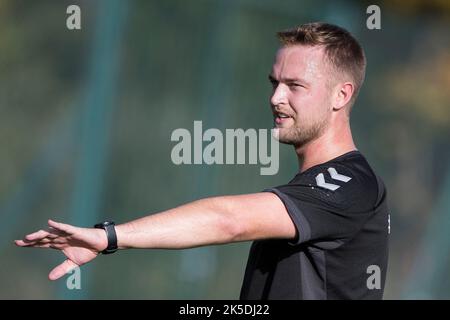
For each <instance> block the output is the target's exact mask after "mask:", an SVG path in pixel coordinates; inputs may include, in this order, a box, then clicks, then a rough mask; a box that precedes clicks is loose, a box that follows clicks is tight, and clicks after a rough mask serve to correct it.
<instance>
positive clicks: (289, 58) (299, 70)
mask: <svg viewBox="0 0 450 320" xmlns="http://www.w3.org/2000/svg"><path fill="white" fill-rule="evenodd" d="M324 54H325V52H324V48H323V47H319V46H315V47H311V46H302V45H293V46H284V47H281V48H280V49H279V50H278V51H277V54H276V56H275V62H274V64H273V67H272V73H274V75H275V76H277V77H280V76H282V77H286V78H292V77H295V76H302V77H311V76H314V75H319V74H321V73H323V71H324V68H325V59H324Z"/></svg>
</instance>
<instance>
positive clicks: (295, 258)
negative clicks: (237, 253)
mask: <svg viewBox="0 0 450 320" xmlns="http://www.w3.org/2000/svg"><path fill="white" fill-rule="evenodd" d="M264 191H266V192H273V193H274V194H276V195H277V196H278V197H279V198H280V199H281V200H282V201H283V203H284V205H285V206H286V209H287V211H288V213H289V215H290V217H291V219H292V221H293V222H294V224H295V227H296V228H297V234H298V236H297V238H296V239H294V240H292V241H288V240H280V239H270V240H261V241H255V242H254V243H253V245H252V247H251V250H250V255H249V260H248V263H247V268H246V271H245V277H244V283H243V286H242V289H241V297H240V298H241V299H249V300H250V299H381V298H382V297H383V291H384V283H385V279H386V268H387V260H388V237H389V231H390V226H389V215H388V208H387V205H386V188H385V186H384V184H383V182H382V181H381V179H380V178H379V177H378V176H377V175H376V174H375V173H374V172H373V170H372V169H371V167H370V165H369V164H368V162H367V160H366V159H365V158H364V156H363V155H362V154H361V153H360V152H359V151H351V152H348V153H346V154H343V155H341V156H339V157H337V158H335V159H332V160H330V161H328V162H325V163H322V164H319V165H316V166H313V167H311V168H309V169H308V170H306V171H304V172H302V173H299V174H297V175H296V176H295V177H294V178H293V179H292V180H291V181H290V182H289V183H288V184H287V185H282V186H279V187H276V188H271V189H266V190H264Z"/></svg>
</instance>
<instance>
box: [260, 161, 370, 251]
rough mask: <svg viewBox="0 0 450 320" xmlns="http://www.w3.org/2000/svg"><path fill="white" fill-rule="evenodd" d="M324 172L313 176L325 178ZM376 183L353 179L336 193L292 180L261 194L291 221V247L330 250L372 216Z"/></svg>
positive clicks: (341, 185) (350, 237)
mask: <svg viewBox="0 0 450 320" xmlns="http://www.w3.org/2000/svg"><path fill="white" fill-rule="evenodd" d="M325 170H327V169H325ZM340 171H341V172H343V171H345V170H344V169H342V168H341V169H340ZM326 173H327V172H326V171H325V172H324V173H321V172H320V171H316V172H315V173H314V176H315V177H316V176H317V175H320V174H324V176H325V177H326ZM348 175H350V173H348ZM325 179H326V178H325ZM304 180H306V181H309V182H312V181H315V180H308V179H304ZM374 183H375V184H374ZM376 183H377V182H376V179H375V180H373V179H370V178H367V177H364V178H361V177H353V178H352V179H351V181H347V182H345V183H344V182H342V183H341V184H339V185H337V186H338V188H337V189H336V190H330V189H327V188H324V187H320V186H317V184H315V183H305V181H296V180H295V179H294V180H293V181H291V182H290V183H289V184H286V185H282V186H278V187H274V188H269V189H265V190H263V191H265V192H272V193H274V194H276V195H277V196H278V197H279V198H280V199H281V201H282V202H283V203H284V205H285V207H286V209H287V212H288V213H289V215H290V217H291V219H292V221H293V222H294V224H295V227H296V229H297V231H298V232H297V234H298V236H297V238H296V239H294V240H292V241H291V242H289V243H290V244H291V245H300V244H303V243H308V244H310V245H313V246H316V247H318V248H321V249H334V248H337V247H339V246H340V245H342V244H344V243H345V242H346V241H348V240H350V239H352V238H353V237H354V236H355V235H356V234H357V233H358V232H359V231H360V230H361V229H362V227H363V226H364V224H365V222H366V221H367V220H368V219H369V218H370V216H371V215H372V214H373V210H372V209H373V204H374V203H375V201H376V198H377V185H376Z"/></svg>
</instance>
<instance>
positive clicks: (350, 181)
mask: <svg viewBox="0 0 450 320" xmlns="http://www.w3.org/2000/svg"><path fill="white" fill-rule="evenodd" d="M380 183H381V181H379V179H378V178H377V176H376V174H375V173H374V172H373V170H372V168H371V167H370V165H369V163H368V162H367V160H366V159H365V158H364V156H362V155H361V154H360V153H359V152H357V153H355V154H352V155H349V156H345V157H338V158H336V159H334V160H331V161H328V162H326V163H323V164H320V165H317V166H314V167H312V168H310V169H308V170H307V171H305V172H304V173H301V174H298V175H297V176H295V178H294V179H292V180H291V182H290V183H289V184H288V185H286V186H285V188H284V189H285V191H286V192H290V193H293V195H295V196H297V197H299V198H300V199H301V200H303V201H307V202H314V203H316V204H317V205H323V206H327V207H331V208H333V209H341V210H350V211H354V212H362V211H367V210H371V209H373V208H374V206H375V205H376V202H377V199H378V198H379V192H380V188H381V187H382V186H380V185H379V184H380Z"/></svg>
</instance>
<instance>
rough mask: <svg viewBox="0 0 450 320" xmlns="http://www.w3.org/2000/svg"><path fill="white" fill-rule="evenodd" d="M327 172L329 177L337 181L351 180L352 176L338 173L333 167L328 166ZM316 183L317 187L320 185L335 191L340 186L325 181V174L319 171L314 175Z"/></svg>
mask: <svg viewBox="0 0 450 320" xmlns="http://www.w3.org/2000/svg"><path fill="white" fill-rule="evenodd" d="M327 171H328V173H329V174H330V176H331V179H333V180H338V181H342V182H345V183H347V182H349V181H350V180H352V178H350V177H348V176H345V175H343V174H340V173H339V172H337V171H336V169H335V168H328V170H327ZM316 183H317V186H318V187H322V188H325V189H328V190H331V191H335V190H337V189H339V188H340V187H341V186H339V185H337V184H334V183H329V182H326V181H325V176H324V175H323V173H319V174H318V175H317V176H316Z"/></svg>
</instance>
